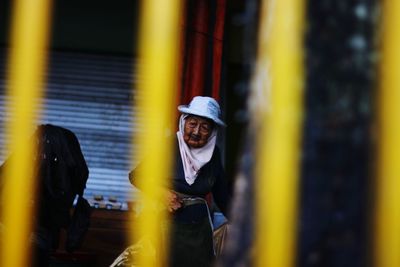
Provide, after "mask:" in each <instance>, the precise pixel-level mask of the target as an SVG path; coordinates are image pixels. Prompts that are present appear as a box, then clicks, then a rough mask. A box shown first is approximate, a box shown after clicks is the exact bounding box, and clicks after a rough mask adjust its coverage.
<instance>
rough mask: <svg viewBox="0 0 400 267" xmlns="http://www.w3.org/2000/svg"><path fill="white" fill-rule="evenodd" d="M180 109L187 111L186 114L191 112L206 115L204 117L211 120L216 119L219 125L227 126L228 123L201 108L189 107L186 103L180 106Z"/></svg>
mask: <svg viewBox="0 0 400 267" xmlns="http://www.w3.org/2000/svg"><path fill="white" fill-rule="evenodd" d="M178 110H179V111H180V112H182V113H185V114H191V115H196V116H200V117H204V118H207V119H210V120H212V121H214V122H215V123H216V124H218V125H219V126H223V127H226V124H225V123H224V122H223V121H222V120H220V119H219V118H214V117H211V116H209V115H207V114H205V113H204V112H202V111H200V110H196V109H193V108H189V107H188V106H186V105H180V106H178Z"/></svg>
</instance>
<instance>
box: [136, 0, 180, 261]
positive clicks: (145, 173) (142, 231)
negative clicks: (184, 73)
mask: <svg viewBox="0 0 400 267" xmlns="http://www.w3.org/2000/svg"><path fill="white" fill-rule="evenodd" d="M142 5H143V6H142V10H141V16H142V18H141V26H140V35H139V42H140V43H139V64H140V67H139V73H138V80H139V82H138V87H137V101H136V107H137V109H138V112H139V113H138V114H139V117H140V118H141V119H142V122H143V124H141V127H140V128H141V129H142V130H143V131H142V132H140V133H139V134H138V135H137V136H136V137H135V138H134V143H135V145H136V147H137V150H138V151H139V152H138V153H139V158H140V157H141V156H143V155H146V160H145V161H143V162H142V165H141V171H142V172H140V173H137V175H138V177H137V179H138V181H139V182H142V184H140V186H139V187H140V188H141V189H142V191H143V194H142V195H141V196H142V204H143V210H142V211H141V214H140V216H139V217H137V218H132V220H133V223H132V233H133V236H132V240H135V239H136V238H141V240H142V241H143V242H145V243H146V244H149V245H150V246H151V249H150V248H149V247H147V248H148V249H147V251H145V252H146V253H140V254H139V255H138V256H139V257H138V259H137V260H138V264H139V266H146V267H147V266H165V264H164V263H165V262H166V260H167V259H166V255H167V254H166V252H167V251H166V250H167V247H168V246H167V244H165V241H166V240H165V239H163V238H162V236H160V234H161V235H162V233H160V227H163V226H164V223H163V222H165V221H166V219H167V214H166V211H165V209H164V210H162V209H161V210H160V209H159V207H158V206H157V205H153V204H154V199H161V198H162V190H160V185H161V184H165V180H166V179H168V178H169V177H170V175H169V173H170V163H171V153H170V151H171V148H172V143H171V140H169V139H167V138H166V137H167V136H166V134H167V131H168V130H169V131H171V133H172V134H173V135H174V134H175V133H174V129H175V126H174V125H173V121H174V118H175V116H174V115H175V110H176V103H175V99H176V97H175V93H176V91H177V90H176V86H177V84H178V83H177V79H178V53H179V51H180V49H179V40H180V18H181V10H182V2H181V1H179V0H173V1H171V0H146V1H143V2H142ZM167 229H168V227H167ZM167 229H166V231H167ZM165 234H166V232H165ZM135 237H136V238H135ZM154 253H156V254H154Z"/></svg>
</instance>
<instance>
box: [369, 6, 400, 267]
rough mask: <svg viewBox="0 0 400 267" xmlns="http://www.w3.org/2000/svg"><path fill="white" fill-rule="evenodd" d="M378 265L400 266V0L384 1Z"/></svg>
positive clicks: (378, 196)
mask: <svg viewBox="0 0 400 267" xmlns="http://www.w3.org/2000/svg"><path fill="white" fill-rule="evenodd" d="M382 4H383V8H382V19H383V25H382V61H381V63H380V79H381V81H380V88H379V91H378V92H379V94H378V101H379V102H378V106H379V111H378V129H379V146H378V162H377V163H378V164H377V179H376V183H377V186H376V190H377V191H376V213H375V227H376V228H375V240H374V252H375V257H374V261H375V263H374V264H375V265H374V266H376V267H397V266H400V253H399V251H400V160H399V155H398V151H399V150H400V138H399V133H400V104H399V103H400V75H399V70H400V50H399V47H400V19H399V14H400V1H396V0H389V1H383V2H382Z"/></svg>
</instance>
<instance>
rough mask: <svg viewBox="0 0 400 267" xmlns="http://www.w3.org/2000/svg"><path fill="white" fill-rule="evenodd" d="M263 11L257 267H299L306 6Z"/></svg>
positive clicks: (289, 0) (284, 2) (297, 2)
mask: <svg viewBox="0 0 400 267" xmlns="http://www.w3.org/2000/svg"><path fill="white" fill-rule="evenodd" d="M260 11H261V17H260V19H261V21H260V31H259V34H258V37H259V46H258V49H259V50H258V58H257V65H256V74H255V77H254V78H253V84H254V88H253V90H254V92H253V94H256V95H258V98H257V101H263V103H260V104H259V110H258V111H257V112H255V113H253V114H252V116H257V117H258V116H259V117H260V121H259V122H258V124H260V126H261V129H260V131H259V132H258V133H259V134H258V138H257V142H258V145H257V149H258V152H257V162H256V172H255V174H256V182H255V185H256V205H257V207H256V212H257V213H256V216H257V220H256V229H255V231H256V250H255V254H254V255H255V263H256V266H259V267H266V266H267V267H278V266H279V267H289V266H294V264H295V255H296V241H297V238H296V230H297V223H298V218H297V201H298V179H299V176H300V173H299V159H300V153H301V144H300V143H301V131H302V120H303V83H304V77H303V76H304V74H303V72H304V70H303V30H304V29H303V28H304V3H303V1H301V0H279V1H273V0H270V1H268V0H265V1H262V7H261V10H260ZM257 86H258V87H257ZM260 99H262V100H260Z"/></svg>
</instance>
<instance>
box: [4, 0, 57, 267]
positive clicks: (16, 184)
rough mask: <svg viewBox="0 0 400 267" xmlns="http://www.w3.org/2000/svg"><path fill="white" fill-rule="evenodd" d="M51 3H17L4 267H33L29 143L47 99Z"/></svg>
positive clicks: (10, 89) (11, 68) (32, 185)
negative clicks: (45, 83)
mask: <svg viewBox="0 0 400 267" xmlns="http://www.w3.org/2000/svg"><path fill="white" fill-rule="evenodd" d="M49 10H50V1H47V0H26V1H21V0H20V1H15V2H14V10H13V21H12V25H13V28H12V35H11V46H10V53H9V65H8V71H9V74H8V80H7V95H8V99H9V102H8V105H7V112H8V113H7V114H10V117H9V120H8V123H7V124H6V127H5V128H6V132H7V134H6V136H7V137H9V140H8V142H7V144H8V149H7V150H8V151H11V152H12V153H13V154H12V157H11V158H10V161H9V162H8V164H7V168H6V170H5V173H6V175H5V181H4V184H5V187H4V192H3V198H2V200H1V201H2V211H1V215H2V216H1V218H2V222H3V223H4V226H5V228H4V229H3V233H2V240H1V242H2V243H1V255H0V262H1V266H15V267H26V266H28V264H27V262H28V256H29V242H28V241H29V233H30V229H31V221H32V220H31V218H32V217H31V215H32V211H33V207H32V204H31V201H32V200H33V198H34V189H35V183H34V182H35V180H36V179H35V177H34V173H33V164H32V163H33V160H32V155H33V153H34V150H35V147H34V144H33V143H32V142H30V141H29V138H30V135H31V134H32V133H33V131H34V129H35V121H36V119H37V118H38V114H39V113H40V112H39V109H38V108H40V99H41V96H42V91H43V90H42V88H43V77H44V70H45V68H46V46H47V43H48V33H49V26H50V23H49V17H50V16H49Z"/></svg>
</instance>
